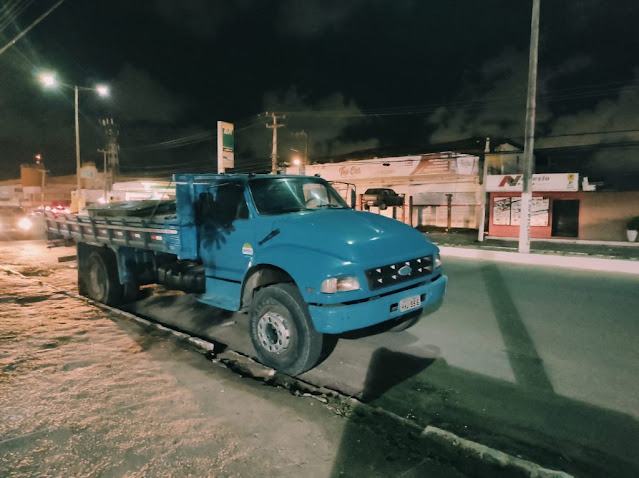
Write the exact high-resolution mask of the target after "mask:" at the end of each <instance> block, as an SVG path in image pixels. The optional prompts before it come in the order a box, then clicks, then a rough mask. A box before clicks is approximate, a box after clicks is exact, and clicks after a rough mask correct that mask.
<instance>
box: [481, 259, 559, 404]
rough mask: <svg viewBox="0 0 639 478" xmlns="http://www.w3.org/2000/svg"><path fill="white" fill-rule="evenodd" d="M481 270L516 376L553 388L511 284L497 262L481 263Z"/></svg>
mask: <svg viewBox="0 0 639 478" xmlns="http://www.w3.org/2000/svg"><path fill="white" fill-rule="evenodd" d="M480 271H481V274H482V276H483V278H484V284H485V285H486V289H487V291H488V297H489V299H490V303H491V305H492V307H493V312H494V314H495V319H496V320H497V324H498V326H499V330H500V332H501V336H502V338H503V340H504V344H505V346H506V350H505V351H506V354H507V355H508V361H509V363H510V367H511V368H512V371H513V374H514V375H515V380H516V381H517V383H518V384H519V385H520V386H522V387H531V388H538V389H542V390H546V391H550V392H552V391H553V388H552V384H551V383H550V380H549V379H548V375H547V374H546V370H545V369H544V364H543V361H542V359H541V357H539V354H538V353H537V349H536V348H535V344H534V342H533V341H532V339H531V338H530V335H529V334H528V330H526V326H525V325H524V323H523V322H522V320H521V316H520V314H519V311H518V310H517V306H516V305H515V302H514V301H513V299H512V297H511V296H510V294H509V293H508V284H506V282H505V281H504V278H503V277H502V275H501V273H500V272H499V269H498V268H497V266H496V265H495V264H488V265H485V266H482V267H481V269H480Z"/></svg>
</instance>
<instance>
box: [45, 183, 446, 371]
mask: <svg viewBox="0 0 639 478" xmlns="http://www.w3.org/2000/svg"><path fill="white" fill-rule="evenodd" d="M173 182H174V184H175V199H174V200H171V201H156V202H137V203H130V202H125V203H113V204H109V205H105V206H98V207H94V208H89V210H88V214H87V215H79V214H56V213H47V214H46V216H45V217H46V223H47V229H48V232H49V233H50V234H52V235H55V236H56V237H62V238H64V239H66V240H68V241H73V242H74V243H75V244H76V246H77V260H78V290H79V293H80V294H82V295H85V296H87V297H89V298H91V299H94V300H96V301H99V302H102V303H105V304H108V305H113V306H117V305H119V304H122V303H125V302H130V301H135V300H137V299H138V297H139V293H140V286H142V285H146V284H162V285H164V286H165V287H167V288H170V289H177V290H182V291H184V292H187V293H192V294H196V298H197V300H198V301H200V302H202V303H205V304H208V305H211V306H214V307H218V308H221V309H225V310H227V311H232V312H237V311H241V312H245V313H248V315H249V325H250V327H249V330H250V337H251V341H252V343H253V346H254V348H255V351H256V354H257V357H258V359H259V360H260V361H261V362H262V363H264V364H265V365H268V366H270V367H273V368H275V369H276V370H278V371H281V372H284V373H287V374H290V375H297V374H300V373H302V372H304V371H306V370H309V369H310V368H312V367H313V366H314V365H315V364H316V363H317V362H318V360H320V356H321V354H322V349H323V345H324V344H325V343H326V341H327V340H330V339H331V336H332V337H335V336H336V335H337V334H341V333H344V332H349V331H354V330H359V329H364V328H367V327H370V326H373V325H376V324H380V323H388V324H389V325H391V327H392V328H394V329H396V330H400V329H404V328H407V327H409V326H412V325H414V324H415V323H416V322H417V321H418V320H419V319H420V318H421V315H422V312H423V310H424V308H425V307H427V306H430V305H433V304H436V303H439V302H441V301H442V299H443V296H444V293H445V290H446V284H447V278H446V276H445V275H444V274H443V272H442V267H441V261H440V257H439V249H438V248H437V246H436V245H434V244H432V243H431V242H429V241H428V240H427V239H426V238H425V237H424V236H423V234H421V233H420V232H419V231H417V230H415V229H413V228H412V227H410V226H408V225H405V224H403V223H401V222H399V221H396V220H394V219H390V218H386V217H383V216H380V215H377V214H372V213H368V212H363V211H355V210H353V209H352V208H351V207H349V205H348V204H346V202H345V201H344V200H343V199H342V197H341V196H340V195H339V194H338V193H337V192H336V191H335V189H333V187H332V186H331V185H330V184H329V183H328V182H327V181H325V180H324V179H322V178H319V177H315V176H312V177H307V176H291V175H252V174H250V175H242V174H222V175H219V174H175V175H174V176H173Z"/></svg>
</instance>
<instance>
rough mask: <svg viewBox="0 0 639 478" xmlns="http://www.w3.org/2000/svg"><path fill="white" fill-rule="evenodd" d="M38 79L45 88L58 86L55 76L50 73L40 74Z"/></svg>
mask: <svg viewBox="0 0 639 478" xmlns="http://www.w3.org/2000/svg"><path fill="white" fill-rule="evenodd" d="M38 79H39V80H40V83H42V85H43V86H44V87H45V88H55V87H56V86H58V78H57V77H56V74H55V73H51V72H50V71H45V72H42V73H40V74H39V75H38Z"/></svg>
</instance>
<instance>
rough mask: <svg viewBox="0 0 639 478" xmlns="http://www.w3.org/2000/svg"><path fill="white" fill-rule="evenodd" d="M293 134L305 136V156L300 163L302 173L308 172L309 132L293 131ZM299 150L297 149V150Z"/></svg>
mask: <svg viewBox="0 0 639 478" xmlns="http://www.w3.org/2000/svg"><path fill="white" fill-rule="evenodd" d="M292 134H293V136H304V157H303V159H302V160H301V164H300V174H301V175H304V174H306V165H307V164H308V134H307V133H306V131H305V130H302V131H297V132H294V133H292ZM295 151H297V150H295Z"/></svg>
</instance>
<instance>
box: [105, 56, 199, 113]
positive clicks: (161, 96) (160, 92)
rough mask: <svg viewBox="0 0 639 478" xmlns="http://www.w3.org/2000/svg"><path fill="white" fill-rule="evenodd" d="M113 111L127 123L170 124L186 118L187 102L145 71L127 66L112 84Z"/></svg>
mask: <svg viewBox="0 0 639 478" xmlns="http://www.w3.org/2000/svg"><path fill="white" fill-rule="evenodd" d="M113 109H114V111H115V112H116V113H118V114H119V115H120V117H121V119H122V120H125V121H148V122H155V123H171V122H176V121H178V120H180V119H181V118H182V117H183V115H184V113H185V109H186V102H185V101H184V100H181V99H180V96H179V95H177V94H175V93H174V92H172V91H170V90H169V89H168V88H166V87H165V86H164V85H162V83H161V82H160V81H158V80H157V79H155V78H153V77H152V76H151V75H150V74H149V73H147V72H146V71H144V70H141V69H139V68H136V67H135V66H133V65H129V64H125V65H124V66H123V68H122V70H121V71H120V73H119V75H118V77H117V78H116V79H115V80H114V82H113Z"/></svg>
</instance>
